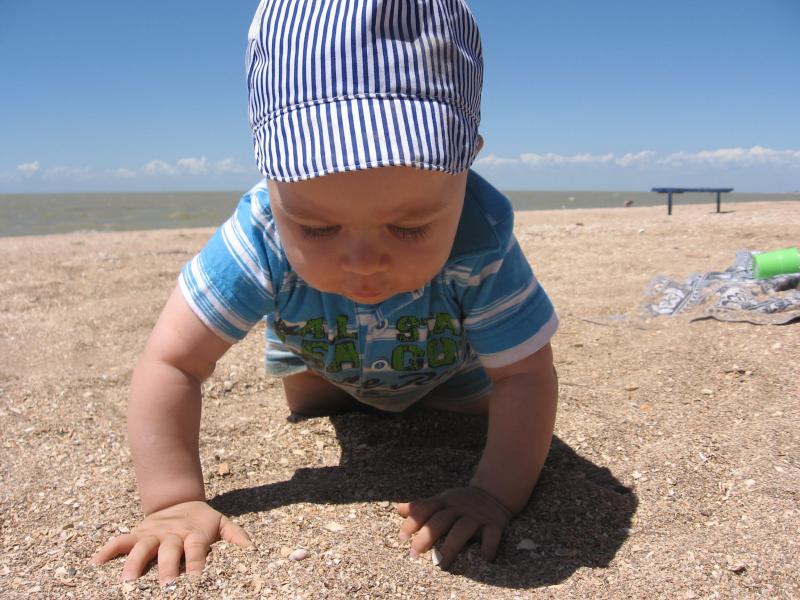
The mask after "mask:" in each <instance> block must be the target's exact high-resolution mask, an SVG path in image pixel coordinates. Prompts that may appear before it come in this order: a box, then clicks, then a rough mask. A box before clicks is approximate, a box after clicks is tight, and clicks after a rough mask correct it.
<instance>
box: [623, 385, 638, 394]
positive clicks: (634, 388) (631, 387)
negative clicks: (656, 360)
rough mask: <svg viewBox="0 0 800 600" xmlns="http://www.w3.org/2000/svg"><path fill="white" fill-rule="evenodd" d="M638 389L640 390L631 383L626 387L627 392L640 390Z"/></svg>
mask: <svg viewBox="0 0 800 600" xmlns="http://www.w3.org/2000/svg"><path fill="white" fill-rule="evenodd" d="M638 389H639V386H638V385H636V384H635V383H629V384H627V385H626V386H625V391H626V392H632V391H634V390H638Z"/></svg>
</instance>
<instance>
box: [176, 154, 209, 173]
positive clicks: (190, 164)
mask: <svg viewBox="0 0 800 600" xmlns="http://www.w3.org/2000/svg"><path fill="white" fill-rule="evenodd" d="M176 170H177V171H179V172H181V173H189V174H190V175H201V174H203V173H205V172H206V171H207V170H208V165H207V161H206V157H205V156H201V157H200V158H181V159H178V162H177V164H176Z"/></svg>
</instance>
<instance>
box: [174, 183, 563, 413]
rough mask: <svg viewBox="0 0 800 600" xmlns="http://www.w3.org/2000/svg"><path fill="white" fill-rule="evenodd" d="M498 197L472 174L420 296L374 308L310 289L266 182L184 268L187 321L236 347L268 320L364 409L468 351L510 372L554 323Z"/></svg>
mask: <svg viewBox="0 0 800 600" xmlns="http://www.w3.org/2000/svg"><path fill="white" fill-rule="evenodd" d="M513 224H514V213H513V210H512V208H511V205H510V203H509V201H508V199H507V198H506V197H505V196H503V195H502V194H501V193H500V192H499V191H497V190H496V189H495V188H494V187H493V186H491V185H490V184H489V183H488V182H486V181H485V180H484V179H483V178H481V177H480V176H479V175H478V174H476V173H475V172H473V171H470V173H469V177H468V179H467V189H466V195H465V198H464V209H463V212H462V215H461V220H460V222H459V226H458V231H457V233H456V238H455V241H454V244H453V249H452V251H451V253H450V256H449V258H448V260H447V262H446V263H445V266H444V267H443V268H442V270H441V271H440V272H439V273H438V274H437V275H436V276H435V277H434V278H433V279H432V280H431V281H430V282H429V283H428V284H426V285H425V287H424V288H420V289H418V290H413V291H411V292H407V293H402V294H398V295H396V296H393V297H391V298H389V299H388V300H385V301H384V302H381V303H380V304H374V305H366V304H357V303H355V302H353V301H352V300H349V299H348V298H345V297H344V296H340V295H338V294H331V293H325V292H319V291H317V290H315V289H314V288H312V287H310V286H308V285H307V284H306V283H305V282H304V281H303V280H302V279H301V278H300V277H298V275H297V273H296V272H295V271H294V270H293V269H292V267H291V265H290V264H289V262H288V261H287V259H286V254H285V253H284V251H283V248H282V247H281V241H280V239H279V236H278V232H277V229H276V227H275V221H274V219H273V216H272V212H271V209H270V205H269V195H268V192H267V185H266V180H263V181H262V182H261V183H259V184H258V185H256V186H255V187H254V188H253V189H252V190H250V191H249V192H248V193H247V194H245V195H244V196H243V197H242V199H241V201H240V202H239V205H238V207H237V209H236V212H235V213H234V215H233V216H232V217H231V218H230V219H229V220H228V221H227V222H226V223H225V224H224V225H223V226H222V227H220V229H219V230H217V232H216V233H215V234H214V236H213V237H212V238H211V240H209V242H208V243H207V244H206V246H205V248H203V250H202V251H201V252H200V253H199V254H198V255H197V256H195V257H194V258H193V259H192V260H191V261H190V262H189V263H187V265H186V266H185V267H184V268H183V271H182V272H181V275H180V278H179V284H180V287H181V290H182V291H183V295H184V297H185V299H186V301H187V302H188V303H189V306H191V308H192V309H193V310H194V312H195V314H196V315H197V316H198V317H199V318H200V319H201V320H202V321H203V322H204V323H205V324H206V325H207V326H208V327H209V328H211V330H212V331H214V332H215V333H216V334H217V335H219V336H220V337H221V338H223V339H225V340H227V341H229V342H236V341H238V340H240V339H242V338H243V337H244V336H245V335H246V334H247V331H248V330H249V329H250V328H251V327H252V326H253V325H255V324H256V323H257V322H258V321H259V320H260V319H262V318H266V326H267V334H268V337H272V338H273V339H274V338H277V339H279V340H280V341H281V342H282V343H283V345H284V347H285V348H288V349H289V350H290V351H291V352H293V353H294V354H296V355H297V356H298V357H300V358H301V359H302V360H303V362H304V363H305V364H306V365H307V366H308V368H309V369H312V370H314V371H315V372H317V373H318V374H320V375H322V376H324V377H326V378H327V379H329V380H330V381H331V382H332V383H334V384H336V385H338V386H339V387H341V388H343V389H345V390H346V391H348V392H350V393H351V394H352V395H354V396H355V397H356V398H359V399H362V400H364V401H365V402H367V403H369V398H371V397H372V398H376V397H384V396H391V397H392V398H396V400H397V402H398V404H399V405H405V404H408V403H409V402H408V401H409V400H411V399H412V398H413V399H418V398H420V397H421V396H423V395H424V394H425V393H427V391H429V390H431V389H433V387H435V386H436V385H438V384H440V383H442V382H444V381H445V380H447V379H448V378H449V377H451V376H453V375H454V374H455V373H457V372H458V370H459V369H460V368H461V366H462V365H463V364H464V362H465V360H467V359H469V358H470V356H471V355H472V354H473V353H474V354H477V356H478V358H479V359H480V361H481V363H482V364H483V366H485V367H489V368H496V367H503V366H506V365H510V364H512V363H514V362H517V361H519V360H521V359H523V358H526V357H527V356H529V355H531V354H533V353H534V352H536V351H537V350H539V349H540V348H542V347H543V346H544V345H545V344H546V343H547V342H548V341H549V340H550V338H551V337H552V336H553V334H554V333H555V331H556V329H557V327H558V317H557V316H556V314H555V311H554V310H553V305H552V304H551V302H550V299H549V298H548V296H547V294H546V293H545V291H544V289H543V288H542V287H541V286H540V285H539V283H538V282H537V280H536V278H535V277H534V274H533V271H532V270H531V267H530V265H529V264H528V261H527V260H526V259H525V256H524V255H523V253H522V250H521V248H520V246H519V244H518V243H517V240H516V238H515V237H514V234H513V231H512V229H513Z"/></svg>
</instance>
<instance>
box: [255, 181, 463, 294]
mask: <svg viewBox="0 0 800 600" xmlns="http://www.w3.org/2000/svg"><path fill="white" fill-rule="evenodd" d="M466 183H467V171H464V172H462V173H458V174H456V175H450V174H447V173H439V172H435V171H424V170H421V169H413V168H411V167H381V168H374V169H366V170H363V171H351V172H348V173H336V174H333V175H326V176H324V177H318V178H316V179H310V180H307V181H299V182H294V183H283V182H279V181H270V182H269V192H270V205H271V206H272V212H273V214H274V216H275V222H276V224H277V226H278V233H279V234H280V237H281V242H282V243H283V247H284V249H285V251H286V256H287V258H288V259H289V262H290V264H291V265H292V267H293V268H294V270H295V271H296V272H297V274H298V275H299V276H300V277H302V278H303V279H304V280H305V281H306V282H307V283H308V284H309V285H311V286H312V287H314V288H316V289H318V290H320V291H323V292H332V293H336V294H340V295H342V296H346V297H347V298H350V299H351V300H353V301H355V302H359V303H361V304H376V303H378V302H382V301H384V300H386V299H388V298H390V297H392V296H394V295H395V294H399V293H401V292H409V291H411V290H415V289H417V288H421V287H423V286H424V285H425V284H426V283H428V282H429V281H430V280H431V279H433V277H434V275H436V273H438V272H439V271H440V270H441V268H442V267H443V266H444V263H445V261H446V260H447V257H448V256H449V255H450V250H451V249H452V247H453V240H454V239H455V235H456V230H457V228H458V221H459V218H460V216H461V208H462V206H463V203H464V190H465V188H466Z"/></svg>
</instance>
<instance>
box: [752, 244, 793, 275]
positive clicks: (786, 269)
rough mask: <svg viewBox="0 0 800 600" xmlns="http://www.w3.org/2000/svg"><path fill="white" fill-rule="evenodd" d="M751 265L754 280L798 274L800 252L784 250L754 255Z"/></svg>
mask: <svg viewBox="0 0 800 600" xmlns="http://www.w3.org/2000/svg"><path fill="white" fill-rule="evenodd" d="M753 263H754V266H755V275H756V279H766V278H767V277H775V275H788V274H789V273H800V252H798V251H797V248H784V249H782V250H775V251H774V252H764V253H762V254H754V255H753Z"/></svg>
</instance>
